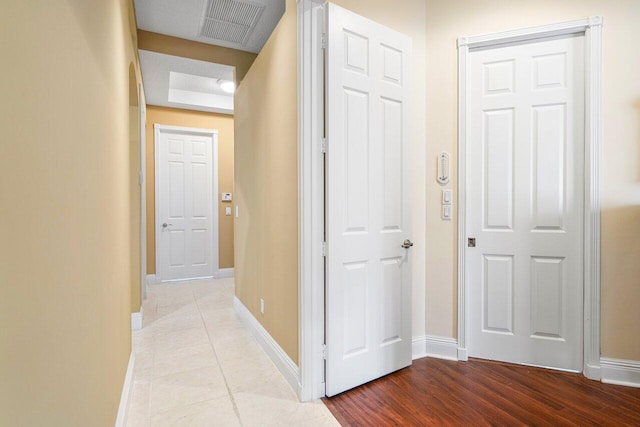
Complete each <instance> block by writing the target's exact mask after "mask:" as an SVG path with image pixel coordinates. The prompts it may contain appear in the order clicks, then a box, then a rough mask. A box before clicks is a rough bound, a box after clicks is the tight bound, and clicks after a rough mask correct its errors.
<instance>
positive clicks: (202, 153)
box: [155, 125, 218, 281]
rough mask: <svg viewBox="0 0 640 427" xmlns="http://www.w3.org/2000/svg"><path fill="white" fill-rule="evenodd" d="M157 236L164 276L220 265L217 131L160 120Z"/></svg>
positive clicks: (190, 274)
mask: <svg viewBox="0 0 640 427" xmlns="http://www.w3.org/2000/svg"><path fill="white" fill-rule="evenodd" d="M155 131H156V206H157V209H156V229H157V232H156V236H157V237H156V241H157V247H158V248H157V253H158V256H157V264H158V266H157V270H158V272H159V273H160V280H161V281H171V280H187V279H196V278H206V277H212V276H213V273H214V272H215V271H216V270H217V268H218V250H217V248H218V245H217V240H218V236H217V218H216V217H217V197H216V196H215V195H216V194H217V185H216V177H217V176H216V174H217V152H218V134H217V131H215V130H206V129H190V128H178V127H171V126H159V125H156V130H155Z"/></svg>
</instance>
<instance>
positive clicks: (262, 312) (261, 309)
mask: <svg viewBox="0 0 640 427" xmlns="http://www.w3.org/2000/svg"><path fill="white" fill-rule="evenodd" d="M260 314H264V300H263V299H262V298H260Z"/></svg>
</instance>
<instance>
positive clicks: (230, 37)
mask: <svg viewBox="0 0 640 427" xmlns="http://www.w3.org/2000/svg"><path fill="white" fill-rule="evenodd" d="M263 10H264V5H259V4H254V3H249V2H246V1H240V0H209V1H208V2H207V5H206V9H205V11H204V16H203V19H202V26H201V27H200V36H202V37H207V38H210V39H214V40H221V41H225V42H230V43H237V44H240V45H242V46H245V45H246V43H247V41H248V39H249V35H251V32H252V31H253V28H254V27H255V25H256V24H257V22H258V19H260V15H261V14H262V11H263Z"/></svg>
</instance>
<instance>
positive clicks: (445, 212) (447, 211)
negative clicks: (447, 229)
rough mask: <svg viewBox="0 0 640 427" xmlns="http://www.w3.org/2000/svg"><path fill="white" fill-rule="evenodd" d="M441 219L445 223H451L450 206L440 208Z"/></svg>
mask: <svg viewBox="0 0 640 427" xmlns="http://www.w3.org/2000/svg"><path fill="white" fill-rule="evenodd" d="M442 219H443V220H445V221H451V205H443V206H442Z"/></svg>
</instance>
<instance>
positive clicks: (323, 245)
mask: <svg viewBox="0 0 640 427" xmlns="http://www.w3.org/2000/svg"><path fill="white" fill-rule="evenodd" d="M322 256H327V242H322Z"/></svg>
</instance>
